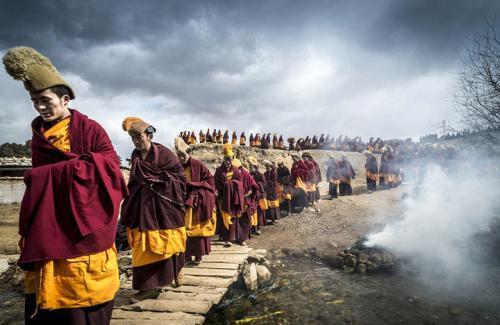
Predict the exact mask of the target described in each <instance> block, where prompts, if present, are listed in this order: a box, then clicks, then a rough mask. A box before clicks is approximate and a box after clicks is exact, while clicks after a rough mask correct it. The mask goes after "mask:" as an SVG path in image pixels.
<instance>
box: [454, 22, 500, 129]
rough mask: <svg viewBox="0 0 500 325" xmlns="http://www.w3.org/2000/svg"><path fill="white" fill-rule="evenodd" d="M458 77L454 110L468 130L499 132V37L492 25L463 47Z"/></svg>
mask: <svg viewBox="0 0 500 325" xmlns="http://www.w3.org/2000/svg"><path fill="white" fill-rule="evenodd" d="M462 60H463V62H464V66H465V67H464V71H463V72H462V73H460V74H459V78H458V81H459V82H458V84H459V87H458V93H457V95H456V101H457V103H458V104H459V105H457V110H458V113H459V115H460V118H461V122H462V123H463V124H464V126H465V127H467V128H470V129H471V130H476V131H478V130H485V129H495V130H498V129H500V38H499V37H498V35H497V33H496V31H495V23H494V22H493V23H491V24H489V25H488V29H487V31H486V32H485V33H482V34H476V35H475V36H474V38H473V39H471V40H470V42H469V43H468V45H467V46H466V55H465V56H464V57H463V58H462Z"/></svg>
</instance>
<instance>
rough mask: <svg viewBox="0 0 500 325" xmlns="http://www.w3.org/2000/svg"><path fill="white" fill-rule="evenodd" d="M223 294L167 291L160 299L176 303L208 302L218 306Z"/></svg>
mask: <svg viewBox="0 0 500 325" xmlns="http://www.w3.org/2000/svg"><path fill="white" fill-rule="evenodd" d="M223 295H224V294H222V293H217V294H213V293H201V292H200V293H196V292H174V291H166V292H162V293H160V296H159V297H158V299H164V300H175V301H207V302H209V303H211V304H216V303H218V302H219V300H220V299H221V298H222V296H223Z"/></svg>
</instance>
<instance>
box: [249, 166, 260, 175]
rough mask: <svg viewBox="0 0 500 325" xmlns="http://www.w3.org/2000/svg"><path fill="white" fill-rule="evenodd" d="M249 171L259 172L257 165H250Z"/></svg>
mask: <svg viewBox="0 0 500 325" xmlns="http://www.w3.org/2000/svg"><path fill="white" fill-rule="evenodd" d="M250 169H251V170H252V172H254V173H256V172H258V171H259V167H258V166H257V165H252V166H250Z"/></svg>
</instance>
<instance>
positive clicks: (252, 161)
mask: <svg viewBox="0 0 500 325" xmlns="http://www.w3.org/2000/svg"><path fill="white" fill-rule="evenodd" d="M247 162H248V165H250V166H259V162H258V161H257V159H256V158H255V157H253V156H250V157H248V158H247Z"/></svg>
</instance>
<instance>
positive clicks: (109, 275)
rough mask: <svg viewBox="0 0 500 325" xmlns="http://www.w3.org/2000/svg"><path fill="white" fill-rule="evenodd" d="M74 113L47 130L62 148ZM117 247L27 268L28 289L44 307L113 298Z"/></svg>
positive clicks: (89, 303)
mask: <svg viewBox="0 0 500 325" xmlns="http://www.w3.org/2000/svg"><path fill="white" fill-rule="evenodd" d="M70 119H71V118H70V117H69V118H66V119H64V120H62V121H60V122H59V123H57V124H56V125H54V126H53V127H52V128H50V129H49V130H47V131H45V132H44V134H43V135H44V136H45V138H46V139H47V140H48V141H49V142H50V143H52V145H54V146H55V147H56V148H57V149H59V150H61V151H65V152H67V151H70V149H71V143H70V138H69V132H68V128H69V123H70ZM116 256H117V252H116V248H115V247H114V245H113V247H111V248H110V249H108V250H105V251H102V252H99V253H95V254H90V255H83V256H78V257H74V258H66V259H57V260H46V261H42V262H37V263H36V265H35V271H27V272H25V289H26V292H27V293H28V294H32V293H35V294H36V303H37V305H38V307H39V308H41V309H58V308H81V307H89V306H95V305H99V304H102V303H105V302H108V301H110V300H113V299H114V297H115V293H116V292H117V291H118V289H119V287H120V280H119V274H118V263H117V258H116Z"/></svg>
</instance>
